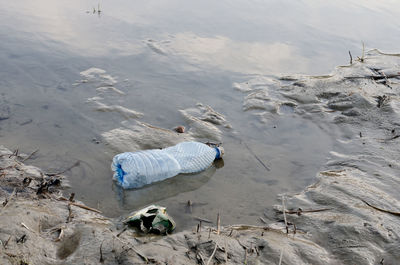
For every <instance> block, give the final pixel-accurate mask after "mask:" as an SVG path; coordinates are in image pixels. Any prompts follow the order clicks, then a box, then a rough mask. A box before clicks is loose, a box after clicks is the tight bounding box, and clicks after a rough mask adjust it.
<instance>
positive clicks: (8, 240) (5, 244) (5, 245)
mask: <svg viewBox="0 0 400 265" xmlns="http://www.w3.org/2000/svg"><path fill="white" fill-rule="evenodd" d="M10 239H11V236H9V237H8V239H7V241H6V243H4V245H3V246H4V249H7V245H8V242H10Z"/></svg>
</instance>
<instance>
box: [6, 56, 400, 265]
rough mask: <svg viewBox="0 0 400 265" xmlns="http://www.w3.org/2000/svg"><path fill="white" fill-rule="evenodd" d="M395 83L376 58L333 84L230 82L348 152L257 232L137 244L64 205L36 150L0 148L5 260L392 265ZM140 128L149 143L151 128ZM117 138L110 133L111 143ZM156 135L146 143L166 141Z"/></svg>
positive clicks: (291, 79) (90, 211)
mask: <svg viewBox="0 0 400 265" xmlns="http://www.w3.org/2000/svg"><path fill="white" fill-rule="evenodd" d="M399 82H400V55H396V54H383V53H381V52H379V51H377V50H372V51H370V52H368V53H367V54H366V55H365V57H362V58H360V59H359V60H358V61H354V62H353V63H352V64H351V65H349V66H344V67H338V68H336V69H335V70H334V71H333V72H332V74H331V75H327V76H287V77H282V78H279V79H276V80H271V79H270V78H267V77H257V78H255V79H251V80H248V81H247V82H243V83H237V84H234V87H235V88H236V89H238V90H240V91H242V92H243V93H244V102H243V106H244V110H251V111H253V114H254V115H256V116H257V117H259V119H260V121H261V122H268V120H269V118H270V117H271V116H273V115H286V114H287V113H291V114H293V113H294V114H295V115H298V117H299V119H312V120H313V121H314V122H317V123H318V124H319V126H320V127H321V128H323V129H324V130H330V131H334V133H335V135H337V145H339V146H340V147H341V148H340V149H338V150H341V151H340V152H338V150H331V152H330V157H329V161H328V162H327V163H326V164H325V165H323V167H324V168H323V170H321V171H320V172H319V173H318V174H317V175H316V181H315V183H314V184H312V185H310V186H308V187H306V188H305V189H304V190H303V191H302V192H301V193H299V194H285V195H284V196H282V198H281V200H282V204H278V205H275V206H270V205H265V209H260V212H262V211H263V210H265V213H264V215H263V216H260V217H261V218H262V220H264V221H265V224H263V225H260V226H253V225H246V224H232V225H225V226H223V227H219V225H218V224H217V222H215V223H212V224H207V223H205V222H201V223H199V226H198V227H193V229H192V230H186V231H182V232H178V233H172V234H171V235H167V236H140V235H138V234H137V233H136V232H135V231H133V230H131V229H127V230H124V229H123V225H122V224H121V218H117V219H110V218H106V217H104V216H102V215H101V213H99V212H97V210H96V209H94V208H90V207H87V206H85V205H84V204H83V203H81V202H79V201H75V200H73V198H64V197H63V196H62V192H61V191H62V188H63V186H64V183H66V182H67V180H66V179H63V178H62V176H60V174H50V173H48V172H43V171H42V170H40V169H39V168H36V167H33V166H29V165H27V164H28V163H29V154H28V155H22V154H18V153H16V152H14V153H13V152H12V151H10V150H8V149H7V148H5V147H1V148H0V202H1V205H0V264H99V263H103V264H146V263H148V264H152V263H153V264H396V263H397V261H398V260H399V258H400V195H399V194H400V193H399V190H400V178H399V176H400V174H399V173H400V164H399V157H400V156H399V154H400V145H399V141H400V100H399V99H400V85H399ZM185 114H186V115H187V117H189V116H188V114H187V113H185ZM228 118H229V117H228ZM141 126H142V127H141V128H142V130H144V131H146V132H147V134H148V135H150V136H151V135H152V134H151V132H152V128H153V127H152V126H149V125H141ZM136 129H137V128H136ZM153 129H154V128H153ZM200 129H203V127H201V128H200ZM200 129H198V130H200ZM132 130H133V129H132ZM157 130H158V131H159V129H157ZM204 130H206V128H204ZM149 132H150V133H149ZM121 133H126V132H125V131H124V132H121ZM191 133H192V134H191V135H189V136H190V137H195V136H196V135H195V134H194V133H195V132H191ZM112 135H113V134H105V135H103V137H105V139H106V140H109V141H110V142H113V141H112V139H113V138H112V137H111V136H112ZM128 135H129V137H131V134H128ZM215 135H218V134H215ZM150 136H149V137H148V138H146V141H147V142H146V144H147V145H152V143H151V142H152V141H161V142H163V139H156V138H154V139H153V138H152V137H150ZM158 136H160V137H163V134H161V133H160V132H158ZM107 137H108V138H107ZM168 139H169V138H165V139H164V140H165V141H164V142H166V141H167V140H168ZM182 140H184V138H182ZM137 143H139V142H137ZM115 145H116V146H118V143H115ZM139 147H141V146H139ZM213 221H214V220H213Z"/></svg>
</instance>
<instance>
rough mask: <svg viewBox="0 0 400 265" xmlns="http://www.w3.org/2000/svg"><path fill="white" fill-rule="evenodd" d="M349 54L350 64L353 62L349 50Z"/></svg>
mask: <svg viewBox="0 0 400 265" xmlns="http://www.w3.org/2000/svg"><path fill="white" fill-rule="evenodd" d="M349 55H350V64H353V56H351V52H350V51H349Z"/></svg>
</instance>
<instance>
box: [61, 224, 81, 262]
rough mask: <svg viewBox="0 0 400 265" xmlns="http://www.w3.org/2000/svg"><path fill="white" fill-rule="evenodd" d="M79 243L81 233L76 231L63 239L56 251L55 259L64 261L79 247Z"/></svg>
mask: <svg viewBox="0 0 400 265" xmlns="http://www.w3.org/2000/svg"><path fill="white" fill-rule="evenodd" d="M80 241H81V232H79V231H76V232H74V233H73V234H72V235H69V236H67V237H65V238H64V240H63V241H62V242H61V244H60V246H59V247H58V249H57V257H58V258H59V259H66V258H68V257H69V256H70V255H71V254H72V253H74V252H75V250H76V249H77V248H78V247H79V243H80Z"/></svg>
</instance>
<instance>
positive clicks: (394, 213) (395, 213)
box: [362, 200, 400, 216]
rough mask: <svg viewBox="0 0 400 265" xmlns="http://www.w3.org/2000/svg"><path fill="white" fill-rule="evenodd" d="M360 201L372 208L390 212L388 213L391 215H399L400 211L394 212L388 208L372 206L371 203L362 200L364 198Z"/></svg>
mask: <svg viewBox="0 0 400 265" xmlns="http://www.w3.org/2000/svg"><path fill="white" fill-rule="evenodd" d="M362 201H363V202H364V203H365V204H366V205H368V206H369V207H371V208H374V209H375V210H378V211H381V212H384V213H390V214H393V215H396V216H400V212H394V211H390V210H385V209H382V208H379V207H376V206H374V205H372V204H370V203H368V202H366V201H364V200H362Z"/></svg>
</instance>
